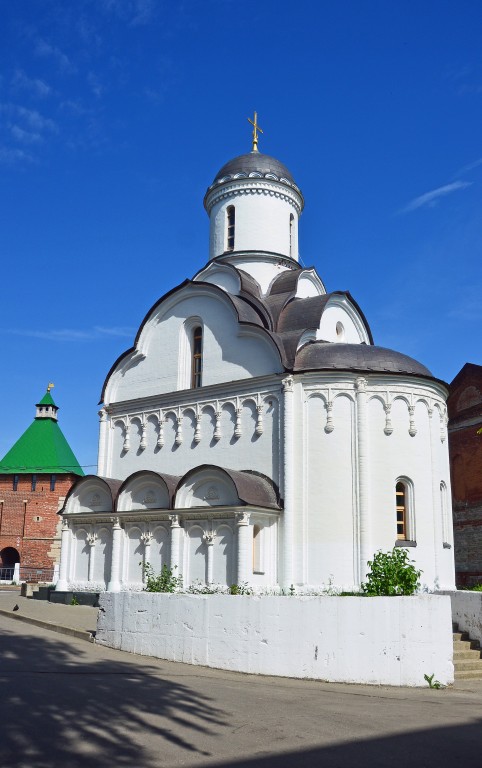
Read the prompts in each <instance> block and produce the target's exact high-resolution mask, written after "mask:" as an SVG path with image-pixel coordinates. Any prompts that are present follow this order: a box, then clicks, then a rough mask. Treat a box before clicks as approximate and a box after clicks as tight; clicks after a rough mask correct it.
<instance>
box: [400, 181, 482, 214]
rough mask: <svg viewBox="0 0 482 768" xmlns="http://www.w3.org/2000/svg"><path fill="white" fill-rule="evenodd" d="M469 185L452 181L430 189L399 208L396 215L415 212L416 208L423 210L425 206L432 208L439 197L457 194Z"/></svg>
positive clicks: (467, 182) (468, 182) (465, 182)
mask: <svg viewBox="0 0 482 768" xmlns="http://www.w3.org/2000/svg"><path fill="white" fill-rule="evenodd" d="M471 184H472V182H471V181H454V182H452V184H445V186H443V187H437V189H432V191H431V192H426V193H425V194H424V195H420V196H419V197H415V198H414V199H413V200H411V201H410V202H409V203H408V204H407V205H405V206H404V207H403V208H401V209H400V210H399V211H398V213H410V211H416V210H417V208H423V207H425V206H427V207H429V208H433V207H434V206H435V205H436V204H437V202H438V200H439V199H440V198H441V197H445V196H446V195H451V194H452V192H457V190H459V189H465V188H466V187H470V185H471Z"/></svg>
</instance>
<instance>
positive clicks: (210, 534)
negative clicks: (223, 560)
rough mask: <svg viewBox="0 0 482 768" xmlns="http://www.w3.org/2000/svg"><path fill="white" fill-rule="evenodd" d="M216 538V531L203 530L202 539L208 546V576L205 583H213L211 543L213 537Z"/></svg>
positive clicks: (212, 542)
mask: <svg viewBox="0 0 482 768" xmlns="http://www.w3.org/2000/svg"><path fill="white" fill-rule="evenodd" d="M215 538H216V531H205V533H204V535H203V539H204V541H205V542H206V544H207V548H208V578H207V583H208V584H212V583H213V580H214V579H213V571H214V568H213V566H214V562H213V555H214V552H213V544H214V539H215Z"/></svg>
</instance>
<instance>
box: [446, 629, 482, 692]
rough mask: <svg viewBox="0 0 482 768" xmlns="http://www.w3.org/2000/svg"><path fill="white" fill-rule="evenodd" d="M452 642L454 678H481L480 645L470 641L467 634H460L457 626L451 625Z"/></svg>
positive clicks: (481, 659) (481, 660)
mask: <svg viewBox="0 0 482 768" xmlns="http://www.w3.org/2000/svg"><path fill="white" fill-rule="evenodd" d="M453 642H454V678H455V679H456V680H473V679H481V678H482V657H481V651H480V643H479V642H478V641H477V640H471V639H470V637H469V634H468V633H467V632H460V631H459V628H458V625H457V624H454V625H453Z"/></svg>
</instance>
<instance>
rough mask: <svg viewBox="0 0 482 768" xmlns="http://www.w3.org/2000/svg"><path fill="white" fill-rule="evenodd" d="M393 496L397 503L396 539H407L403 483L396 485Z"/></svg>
mask: <svg viewBox="0 0 482 768" xmlns="http://www.w3.org/2000/svg"><path fill="white" fill-rule="evenodd" d="M395 496H396V502H397V539H407V538H408V536H407V489H406V486H405V483H402V482H398V483H397V485H396V487H395Z"/></svg>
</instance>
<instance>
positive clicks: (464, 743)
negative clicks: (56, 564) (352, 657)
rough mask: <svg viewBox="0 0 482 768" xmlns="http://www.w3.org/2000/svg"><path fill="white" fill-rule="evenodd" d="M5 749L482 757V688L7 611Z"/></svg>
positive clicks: (366, 759) (104, 766)
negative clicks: (268, 665)
mask: <svg viewBox="0 0 482 768" xmlns="http://www.w3.org/2000/svg"><path fill="white" fill-rule="evenodd" d="M0 684H1V697H0V701H1V711H0V729H1V730H0V749H1V756H2V762H3V764H4V765H6V766H18V767H19V768H52V767H53V766H55V767H56V766H59V767H60V766H62V768H81V766H82V768H86V766H87V765H89V764H92V765H93V766H95V768H117V767H122V766H129V768H154V766H156V768H157V767H158V766H163V767H164V766H199V765H204V766H226V768H227V767H228V766H229V767H231V766H232V768H235V766H246V768H287V767H288V766H289V767H290V768H292V767H293V766H296V767H297V766H301V767H303V768H304V767H306V768H314V766H317V767H318V766H321V767H322V768H335V766H336V767H338V766H339V768H351V767H352V766H353V768H355V766H356V768H378V767H379V766H380V768H381V767H382V766H383V768H386V766H397V768H405V767H406V768H432V766H434V768H435V767H436V768H445V767H447V768H448V766H449V765H450V766H451V768H454V766H458V765H462V764H464V762H465V763H466V764H467V765H471V766H474V768H475V767H476V766H479V765H482V686H481V684H480V682H479V681H478V682H477V683H473V684H472V686H471V685H470V684H465V686H466V687H465V689H458V688H455V689H446V690H443V691H430V690H428V689H392V688H373V687H365V686H347V685H330V684H323V683H319V682H313V681H299V680H288V679H280V678H269V677H257V676H248V675H241V674H236V673H229V672H221V671H216V670H209V669H205V668H201V667H190V666H187V665H183V664H175V663H171V662H164V661H160V660H155V659H150V658H143V657H141V656H134V655H129V654H125V653H122V652H120V651H114V650H111V649H108V648H102V647H100V646H96V645H93V644H89V643H87V642H84V641H82V640H77V639H74V638H69V637H65V636H61V635H57V634H55V633H53V632H50V631H47V630H42V629H38V628H37V627H34V626H31V625H28V624H23V623H21V622H16V621H14V620H12V619H10V618H4V617H3V616H2V617H0Z"/></svg>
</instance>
